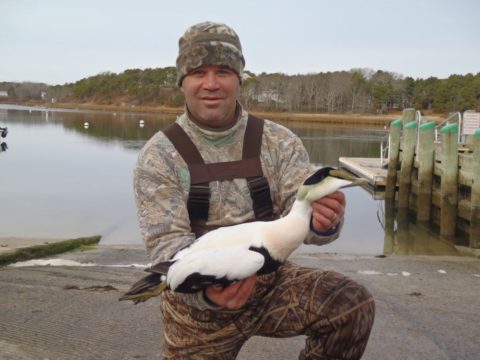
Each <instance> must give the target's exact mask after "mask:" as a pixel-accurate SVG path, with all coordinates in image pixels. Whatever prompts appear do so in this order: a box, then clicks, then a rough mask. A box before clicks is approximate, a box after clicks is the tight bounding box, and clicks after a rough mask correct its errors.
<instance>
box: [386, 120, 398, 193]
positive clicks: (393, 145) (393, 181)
mask: <svg viewBox="0 0 480 360" xmlns="http://www.w3.org/2000/svg"><path fill="white" fill-rule="evenodd" d="M401 131H402V119H397V120H394V121H392V123H391V124H390V141H389V146H388V171H387V186H386V188H385V199H394V198H395V189H396V187H397V167H398V155H399V153H400V132H401Z"/></svg>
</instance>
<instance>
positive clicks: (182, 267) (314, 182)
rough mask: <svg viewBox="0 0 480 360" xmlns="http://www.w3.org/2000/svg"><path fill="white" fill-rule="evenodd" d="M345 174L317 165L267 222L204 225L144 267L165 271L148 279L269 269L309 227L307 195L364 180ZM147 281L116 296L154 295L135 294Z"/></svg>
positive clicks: (187, 280) (212, 280)
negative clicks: (282, 211)
mask: <svg viewBox="0 0 480 360" xmlns="http://www.w3.org/2000/svg"><path fill="white" fill-rule="evenodd" d="M333 174H335V175H333ZM347 178H348V177H347V175H346V174H345V173H343V172H339V171H338V170H335V169H332V168H322V169H320V170H318V171H317V172H316V173H315V174H314V175H312V176H311V177H309V178H308V179H307V180H306V181H305V182H304V184H303V185H302V186H301V187H300V188H299V190H298V192H297V198H296V200H295V202H294V203H293V205H292V208H291V210H290V212H289V213H288V214H287V215H286V216H284V217H282V218H280V219H277V220H274V221H269V222H265V221H255V222H249V223H243V224H238V225H232V226H226V227H221V228H218V229H216V230H213V231H210V232H208V233H206V234H205V235H203V236H201V237H200V238H198V239H197V240H196V241H195V242H194V243H193V244H192V245H190V246H189V247H187V248H185V249H183V250H180V251H179V252H178V253H177V254H176V255H175V256H174V257H173V258H172V259H171V261H169V262H167V263H161V264H157V265H154V266H152V267H151V268H150V269H149V270H147V271H150V272H152V273H154V274H155V273H158V274H159V273H162V272H163V273H164V274H165V273H166V279H165V276H163V275H162V277H161V278H160V277H158V276H157V277H155V280H154V281H162V282H163V281H166V286H168V288H170V289H171V290H174V291H179V292H195V291H198V290H201V289H203V288H205V287H207V286H209V285H212V284H220V285H223V286H227V285H228V284H230V283H232V282H234V281H237V280H242V279H245V278H248V277H249V276H251V275H253V274H255V273H257V274H264V273H268V272H271V271H275V270H276V269H277V268H278V266H279V265H280V264H281V263H282V262H283V261H285V259H287V257H288V256H289V255H290V254H291V253H292V252H293V251H294V250H295V249H296V248H297V247H298V246H300V245H301V244H302V242H303V240H304V239H305V237H306V236H307V234H308V232H309V231H310V220H311V214H312V207H311V203H312V202H313V201H315V200H318V199H320V198H322V197H323V196H326V195H328V194H331V193H333V192H335V191H337V190H338V189H339V188H343V187H347V186H354V185H360V184H363V183H364V181H363V179H356V178H353V177H351V176H350V177H349V178H348V180H347ZM165 267H167V268H168V271H165ZM152 275H153V274H151V275H149V276H152ZM147 278H148V277H147ZM147 278H145V279H147ZM152 279H153V278H152ZM148 283H149V281H147V282H145V281H143V282H142V280H140V281H139V282H138V283H137V284H134V285H133V287H132V289H131V290H130V291H129V292H128V293H127V294H126V295H125V296H124V297H122V298H121V300H134V301H136V302H138V301H145V300H146V299H147V298H148V297H151V296H155V295H158V294H156V293H155V294H154V295H150V296H148V297H146V298H144V297H142V296H141V294H142V291H145V289H146V288H147V287H148V286H150V288H151V286H152V284H150V285H149V284H148ZM157 286H158V284H157ZM163 286H164V287H166V286H165V285H163Z"/></svg>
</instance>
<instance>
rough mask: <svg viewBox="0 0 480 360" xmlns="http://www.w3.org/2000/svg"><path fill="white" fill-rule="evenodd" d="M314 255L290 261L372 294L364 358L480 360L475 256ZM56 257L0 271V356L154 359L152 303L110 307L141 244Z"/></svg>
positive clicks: (156, 322) (289, 354)
mask: <svg viewBox="0 0 480 360" xmlns="http://www.w3.org/2000/svg"><path fill="white" fill-rule="evenodd" d="M338 241H341V239H340V240H338ZM318 249H319V252H318V253H308V254H302V253H295V254H294V255H293V257H292V260H293V261H295V262H297V263H300V264H302V265H305V266H311V267H319V268H323V269H328V270H335V271H339V272H342V273H344V274H346V275H347V276H350V277H351V278H353V279H355V280H357V281H359V282H361V283H363V284H364V285H366V286H367V287H368V289H369V290H370V291H371V292H372V293H373V295H374V297H375V300H376V307H377V313H376V319H375V325H374V328H373V331H372V335H371V338H370V342H369V344H368V346H367V350H366V353H365V355H364V357H363V359H369V360H378V359H389V360H395V359H399V360H408V359H412V360H413V359H415V360H422V359H425V360H430V359H436V360H447V359H463V360H469V359H471V360H474V359H478V354H479V353H480V342H479V341H478V339H479V338H480V327H479V326H478V324H480V312H479V311H478V310H479V307H478V306H479V305H478V304H479V302H478V301H479V300H478V289H479V287H480V261H479V260H478V259H475V258H467V257H453V256H448V257H426V256H423V257H422V256H410V257H403V256H389V257H375V256H359V255H356V256H348V255H339V254H326V253H321V252H320V251H321V248H318ZM55 259H56V260H55V262H50V265H49V266H41V264H43V265H45V261H43V262H39V261H36V262H30V263H27V264H24V265H28V266H24V267H13V266H5V267H0V287H1V289H2V290H1V291H0V304H1V305H0V306H1V311H0V359H1V360H7V359H9V360H45V359H50V360H84V359H92V360H98V359H102V360H114V359H115V360H118V359H125V360H127V359H128V360H131V359H161V350H162V321H161V316H160V310H159V301H158V299H153V300H150V301H148V302H146V303H143V304H139V305H133V304H132V303H129V302H128V303H127V302H119V301H117V300H118V298H119V296H120V295H121V294H122V293H123V292H124V291H125V290H127V289H128V288H129V286H130V285H131V284H132V283H133V282H134V281H136V280H137V279H139V278H140V277H141V276H143V275H144V272H143V271H142V269H141V268H139V267H138V266H139V265H141V264H143V265H145V264H146V263H147V262H148V259H147V257H146V255H145V251H144V250H143V249H142V248H132V247H129V248H118V247H107V246H99V247H97V248H95V249H91V250H86V251H76V252H70V253H64V254H62V255H57V256H56V257H55ZM55 265H58V266H55ZM67 265H68V266H67ZM304 341H305V339H304V337H301V336H300V337H295V338H290V339H269V338H260V337H254V338H252V339H250V340H249V341H248V342H247V343H246V345H245V346H244V348H243V349H242V351H241V353H240V355H239V357H238V359H240V360H256V359H275V360H291V359H296V358H297V357H298V352H299V351H300V349H301V348H302V346H303V344H304Z"/></svg>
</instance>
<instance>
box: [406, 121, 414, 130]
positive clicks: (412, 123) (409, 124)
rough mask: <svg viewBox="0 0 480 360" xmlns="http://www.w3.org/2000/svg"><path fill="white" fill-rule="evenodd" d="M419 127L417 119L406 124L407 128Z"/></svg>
mask: <svg viewBox="0 0 480 360" xmlns="http://www.w3.org/2000/svg"><path fill="white" fill-rule="evenodd" d="M416 127H417V122H416V121H410V122H409V123H408V124H406V125H405V129H414V128H416Z"/></svg>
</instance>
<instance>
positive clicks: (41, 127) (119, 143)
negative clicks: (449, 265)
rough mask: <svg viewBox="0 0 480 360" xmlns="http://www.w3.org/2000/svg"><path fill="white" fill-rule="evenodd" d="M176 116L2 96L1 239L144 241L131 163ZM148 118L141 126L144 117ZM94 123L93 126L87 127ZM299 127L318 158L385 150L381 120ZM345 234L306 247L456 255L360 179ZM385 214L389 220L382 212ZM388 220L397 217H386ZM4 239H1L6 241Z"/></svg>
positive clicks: (350, 194) (326, 160) (332, 160)
mask: <svg viewBox="0 0 480 360" xmlns="http://www.w3.org/2000/svg"><path fill="white" fill-rule="evenodd" d="M174 119H175V116H172V115H162V114H136V113H114V112H98V111H97V112H96V111H83V110H82V111H75V110H53V111H52V110H48V111H46V110H45V109H39V108H29V107H22V106H14V105H0V127H4V126H8V136H7V137H6V138H4V139H3V141H4V143H5V144H7V146H8V148H7V149H6V151H3V152H0V172H1V173H0V174H1V176H0V240H1V239H2V238H11V237H14V238H45V239H47V238H75V237H81V236H91V235H95V234H101V235H102V240H101V243H102V244H106V245H110V244H111V245H113V244H132V245H141V244H142V240H141V236H140V231H139V228H138V224H137V218H136V212H135V202H134V197H133V186H132V172H133V168H134V166H135V162H136V159H137V156H138V152H139V150H140V149H141V148H142V146H143V145H144V144H145V142H146V141H147V140H148V139H149V138H150V137H151V136H152V135H153V134H154V133H155V132H157V131H158V130H160V129H161V128H163V127H164V126H166V125H168V124H169V123H171V122H173V121H174ZM140 120H143V122H144V126H143V127H141V126H140ZM85 123H88V127H86V126H85ZM283 124H284V125H286V126H287V127H289V128H290V129H292V131H294V132H295V133H296V134H298V135H299V136H300V137H301V138H302V140H303V142H304V144H305V146H306V148H307V150H308V152H309V154H310V157H311V161H312V162H314V163H315V164H318V165H334V166H337V165H338V158H339V157H341V156H348V157H379V151H380V150H379V148H380V140H381V138H382V137H383V136H384V135H385V134H386V130H385V129H383V128H376V127H371V128H364V127H354V126H350V125H348V126H346V125H335V126H334V125H312V124H308V123H298V122H285V123H283ZM344 192H345V194H346V196H347V204H348V205H347V212H346V217H345V225H344V229H343V231H342V235H341V237H340V239H338V240H337V241H335V242H333V243H331V244H328V245H325V246H322V247H317V246H314V245H308V246H307V245H305V246H302V247H301V248H300V249H299V251H301V252H314V251H315V252H316V251H322V252H339V253H350V254H369V255H372V254H373V255H379V254H384V253H385V254H390V253H401V254H452V253H455V252H456V251H455V249H454V247H453V246H451V245H450V244H449V243H448V242H445V241H443V240H440V239H439V238H438V236H437V235H436V234H435V233H434V232H432V231H431V230H430V229H425V228H422V227H420V226H416V225H415V224H414V223H409V222H408V221H407V222H406V224H407V225H402V227H398V225H399V223H398V222H397V221H396V220H395V219H393V218H392V219H388V218H387V219H386V218H385V211H384V201H383V200H376V199H374V197H373V196H372V195H371V194H370V193H368V192H367V191H365V190H364V189H361V188H350V189H345V191H344ZM385 220H387V221H385ZM385 223H387V224H394V225H392V226H386V228H387V233H385V231H384V227H385ZM0 242H1V241H0Z"/></svg>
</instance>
